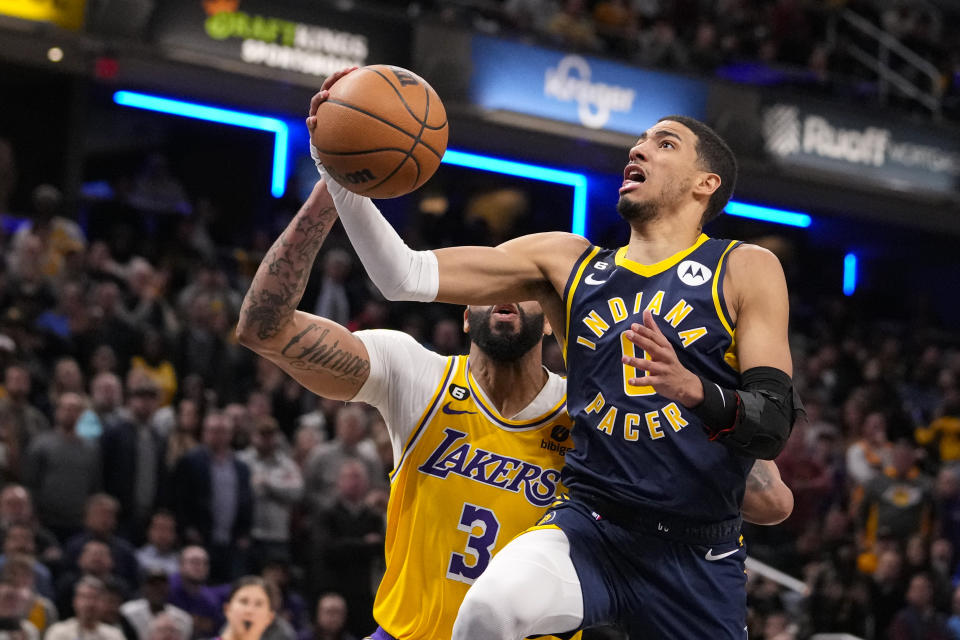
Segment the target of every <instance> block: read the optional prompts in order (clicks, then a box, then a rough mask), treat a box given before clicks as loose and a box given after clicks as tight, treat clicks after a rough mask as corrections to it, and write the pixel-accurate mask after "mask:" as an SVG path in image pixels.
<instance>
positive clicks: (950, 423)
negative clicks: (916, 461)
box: [915, 389, 960, 462]
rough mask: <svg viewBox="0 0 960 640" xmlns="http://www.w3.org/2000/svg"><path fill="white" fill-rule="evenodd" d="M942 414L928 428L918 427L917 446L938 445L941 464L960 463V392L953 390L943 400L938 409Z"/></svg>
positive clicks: (937, 450)
mask: <svg viewBox="0 0 960 640" xmlns="http://www.w3.org/2000/svg"><path fill="white" fill-rule="evenodd" d="M938 413H939V414H940V415H939V417H937V418H936V419H935V420H934V421H933V422H931V423H930V424H929V425H928V426H926V427H918V428H917V430H916V432H915V434H916V438H917V444H919V445H921V446H929V445H936V453H937V456H938V457H939V459H940V461H941V462H958V461H960V391H958V390H956V389H951V390H950V391H948V392H947V393H946V394H945V395H944V398H943V404H942V405H941V406H940V408H939V409H938Z"/></svg>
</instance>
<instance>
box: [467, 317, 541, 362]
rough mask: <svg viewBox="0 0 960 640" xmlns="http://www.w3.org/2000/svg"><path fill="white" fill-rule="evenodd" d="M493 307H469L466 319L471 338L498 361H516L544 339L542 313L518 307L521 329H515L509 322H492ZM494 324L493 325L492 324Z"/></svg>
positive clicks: (468, 333)
mask: <svg viewBox="0 0 960 640" xmlns="http://www.w3.org/2000/svg"><path fill="white" fill-rule="evenodd" d="M492 315H493V307H487V308H485V309H482V308H481V309H478V308H476V307H470V309H469V310H468V311H467V320H469V322H470V330H469V331H467V335H469V336H470V341H471V342H473V343H475V344H476V345H477V346H478V347H480V349H481V350H482V351H483V352H484V353H485V354H487V355H488V356H490V358H491V359H492V360H496V361H497V362H515V361H517V360H519V359H520V358H521V357H522V356H524V355H525V354H526V353H527V352H528V351H530V349H532V348H533V347H534V346H535V345H536V344H537V343H538V342H540V341H541V340H542V339H543V314H542V313H536V314H529V315H528V314H527V313H526V312H524V310H523V309H521V308H520V307H517V316H518V317H519V318H520V329H519V330H517V331H513V328H512V327H511V326H509V325H508V324H507V323H499V322H494V323H491V322H490V318H491V316H492ZM491 324H493V326H491Z"/></svg>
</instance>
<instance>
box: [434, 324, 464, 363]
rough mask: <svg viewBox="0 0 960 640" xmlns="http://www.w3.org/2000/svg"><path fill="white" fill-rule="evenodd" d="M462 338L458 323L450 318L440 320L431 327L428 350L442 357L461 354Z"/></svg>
mask: <svg viewBox="0 0 960 640" xmlns="http://www.w3.org/2000/svg"><path fill="white" fill-rule="evenodd" d="M462 336H463V331H462V328H461V326H460V323H458V322H455V321H454V320H451V319H450V318H442V319H440V320H438V321H437V322H436V324H434V325H433V333H432V335H431V338H430V343H431V344H430V349H431V350H433V351H436V352H437V353H439V354H440V355H444V356H453V355H457V354H459V353H463V342H462V339H461V338H462Z"/></svg>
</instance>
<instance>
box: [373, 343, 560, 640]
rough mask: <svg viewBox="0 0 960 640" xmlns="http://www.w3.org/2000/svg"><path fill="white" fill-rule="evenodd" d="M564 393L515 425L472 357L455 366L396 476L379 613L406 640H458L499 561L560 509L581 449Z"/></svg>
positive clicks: (448, 368)
mask: <svg viewBox="0 0 960 640" xmlns="http://www.w3.org/2000/svg"><path fill="white" fill-rule="evenodd" d="M556 388H557V389H558V391H557V393H556V397H555V399H554V400H555V401H553V402H551V403H550V405H549V406H550V407H551V408H550V409H549V410H548V411H547V412H546V413H544V414H543V415H541V416H539V417H536V418H534V419H531V420H526V421H516V420H508V419H506V418H504V417H502V416H500V415H499V413H497V411H496V409H494V408H493V406H491V405H489V404H488V403H487V402H486V401H485V400H484V397H483V394H482V392H480V391H478V389H477V387H476V385H475V383H474V381H473V380H472V379H471V377H470V373H469V360H468V358H467V356H454V357H451V358H449V359H448V361H447V365H446V370H445V371H444V374H443V378H442V379H441V380H440V381H439V384H438V385H437V387H436V390H435V392H434V394H433V397H432V399H431V400H430V402H429V404H428V406H427V408H426V410H425V411H424V412H423V415H422V416H421V418H420V420H419V423H418V425H417V427H416V428H415V429H414V430H413V432H412V435H411V436H410V439H409V441H408V442H407V445H406V447H405V449H404V451H403V454H402V456H401V457H400V459H399V461H398V462H397V464H396V468H395V469H394V471H393V472H392V473H391V488H390V503H389V506H388V508H387V535H386V543H385V546H386V560H387V571H386V574H385V575H384V577H383V580H382V582H381V583H380V588H379V590H378V591H377V597H376V601H375V603H374V608H373V612H374V617H375V618H376V620H377V623H378V624H379V625H380V626H381V627H382V628H383V629H384V630H385V631H387V632H388V633H389V634H390V635H392V636H393V637H394V638H396V639H397V640H408V639H409V640H414V639H415V640H428V639H429V640H443V639H445V638H450V634H451V631H452V629H453V623H454V620H456V616H457V610H458V609H459V607H460V603H461V601H462V600H463V598H464V596H465V595H466V593H467V589H468V588H469V587H470V585H471V584H472V583H473V581H474V580H476V578H477V577H479V575H480V574H481V573H482V572H483V570H484V569H486V567H487V564H488V563H489V562H490V558H491V556H493V555H494V554H495V553H496V552H497V551H498V550H499V549H500V548H501V547H503V546H504V545H506V544H507V542H509V541H510V540H511V539H512V538H513V537H514V536H516V535H517V534H519V533H521V532H523V531H524V530H525V529H527V528H528V527H530V526H531V525H533V524H534V523H535V522H536V521H537V519H538V518H539V517H540V516H541V515H542V514H543V512H544V511H545V510H546V508H547V507H548V506H549V505H550V504H551V503H552V502H553V500H554V498H555V496H556V495H557V493H558V487H559V486H560V469H561V468H562V466H563V462H564V458H565V456H566V455H568V453H569V451H570V447H571V446H572V445H571V439H570V428H571V421H570V418H569V416H568V415H567V412H566V398H565V397H564V396H563V391H562V389H563V386H562V385H557V386H556Z"/></svg>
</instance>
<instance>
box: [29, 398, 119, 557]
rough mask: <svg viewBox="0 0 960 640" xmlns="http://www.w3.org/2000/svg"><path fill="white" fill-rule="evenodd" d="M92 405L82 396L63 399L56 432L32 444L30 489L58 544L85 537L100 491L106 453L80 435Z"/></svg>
mask: <svg viewBox="0 0 960 640" xmlns="http://www.w3.org/2000/svg"><path fill="white" fill-rule="evenodd" d="M85 409H86V402H85V401H84V399H83V398H82V397H81V396H80V395H79V394H76V393H72V392H67V393H64V394H63V395H61V396H60V397H59V398H57V404H56V414H55V417H54V423H55V427H56V428H55V430H53V431H50V432H47V433H43V434H41V435H39V436H37V437H36V438H35V439H34V440H33V442H31V443H30V448H29V449H28V450H27V459H26V464H25V465H24V473H23V479H24V485H25V486H26V487H28V488H29V489H30V491H31V492H32V493H33V497H34V499H35V500H36V504H37V514H38V515H39V517H40V522H41V523H43V525H44V526H46V527H49V528H50V530H51V531H53V532H54V533H55V534H56V535H57V536H58V538H60V539H61V540H66V539H67V537H69V536H70V535H72V534H73V533H75V532H77V531H79V529H80V528H81V526H82V525H83V505H84V504H86V501H87V497H88V496H90V495H92V494H93V493H94V492H95V491H96V490H97V489H99V488H100V482H101V479H100V476H101V467H100V452H99V450H98V447H97V445H96V444H92V443H90V442H87V441H85V440H83V439H82V438H80V437H79V436H78V435H77V433H76V425H77V420H78V419H79V418H80V415H81V414H82V413H83V411H84V410H85Z"/></svg>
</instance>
